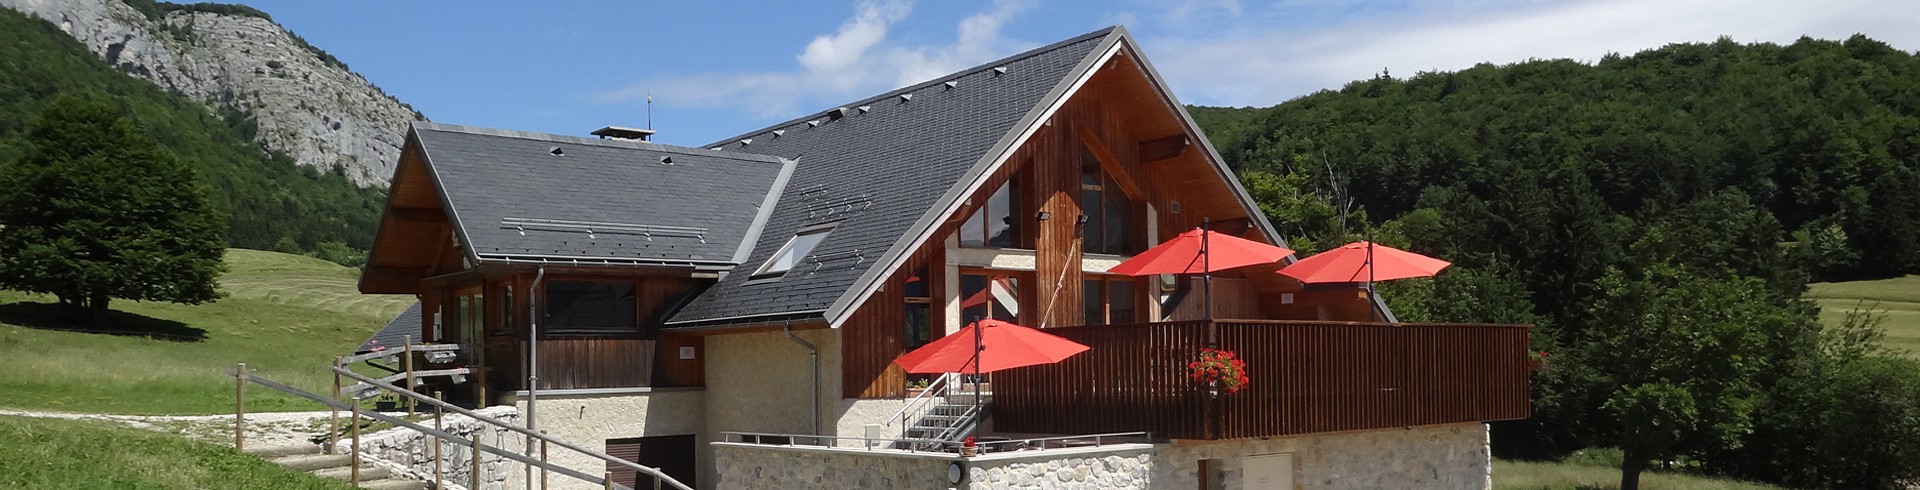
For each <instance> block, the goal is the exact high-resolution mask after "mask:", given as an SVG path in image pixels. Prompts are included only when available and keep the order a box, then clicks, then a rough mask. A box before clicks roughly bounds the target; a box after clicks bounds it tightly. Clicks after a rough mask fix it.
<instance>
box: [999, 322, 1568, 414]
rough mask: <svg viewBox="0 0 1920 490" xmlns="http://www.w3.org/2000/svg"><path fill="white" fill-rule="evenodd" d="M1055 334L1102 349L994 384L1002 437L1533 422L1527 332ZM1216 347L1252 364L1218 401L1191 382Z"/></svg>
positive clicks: (1270, 325)
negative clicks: (1242, 384)
mask: <svg viewBox="0 0 1920 490" xmlns="http://www.w3.org/2000/svg"><path fill="white" fill-rule="evenodd" d="M1046 331H1047V333H1051V334H1054V335H1059V336H1061V337H1066V338H1068V339H1072V340H1074V341H1076V342H1080V343H1082V344H1086V345H1088V346H1090V347H1092V350H1090V351H1087V352H1086V353H1084V354H1080V355H1078V356H1074V357H1072V358H1069V359H1067V360H1066V361H1062V362H1060V363H1058V364H1052V365H1045V366H1032V367H1024V368H1019V369H1012V370H1007V371H1002V372H998V373H994V375H993V378H994V379H993V385H994V402H993V425H994V429H995V430H997V431H1000V432H1015V433H1048V434H1076V433H1103V432H1119V431H1149V432H1152V433H1154V434H1155V435H1157V436H1163V437H1168V438H1174V439H1236V438H1246V437H1270V436H1283V435H1293V434H1308V433H1316V432H1335V431H1344V430H1359V429H1375V428H1387V427H1406V426H1415V425H1429V424H1441V423H1452V422H1471V421H1492V420H1509V419H1520V418H1526V417H1527V416H1528V414H1529V413H1530V411H1531V405H1530V403H1529V400H1528V385H1527V384H1528V376H1527V374H1528V373H1527V331H1528V327H1527V326H1524V325H1479V324H1410V323H1354V322H1301V321H1265V320H1216V321H1213V322H1204V321H1192V322H1167V323H1152V324H1139V325H1088V326H1078V327H1062V328H1050V329H1047V330H1046ZM1210 339H1211V342H1210ZM1210 343H1214V344H1217V347H1218V348H1220V349H1225V350H1230V351H1233V352H1234V353H1235V354H1238V355H1239V357H1240V358H1241V359H1242V360H1244V361H1246V364H1247V377H1248V379H1249V382H1248V385H1247V387H1246V388H1245V389H1243V390H1241V391H1239V392H1237V393H1231V394H1227V393H1221V394H1220V395H1219V396H1218V397H1215V396H1213V395H1211V394H1210V393H1209V390H1208V388H1207V386H1206V385H1204V384H1202V383H1199V382H1196V381H1194V380H1192V379H1191V378H1189V377H1188V376H1187V368H1186V365H1187V363H1188V362H1190V361H1193V360H1194V359H1196V358H1198V356H1199V351H1200V349H1201V348H1202V347H1207V346H1208V345H1209V344H1210Z"/></svg>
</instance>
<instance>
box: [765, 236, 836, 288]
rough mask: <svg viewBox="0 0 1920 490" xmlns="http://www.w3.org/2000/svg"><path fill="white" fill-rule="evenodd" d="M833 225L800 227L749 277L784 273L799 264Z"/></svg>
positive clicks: (824, 237)
mask: <svg viewBox="0 0 1920 490" xmlns="http://www.w3.org/2000/svg"><path fill="white" fill-rule="evenodd" d="M833 226H834V225H832V224H827V225H820V226H813V227H808V228H801V229H800V231H799V232H796V233H794V234H793V238H792V239H789V240H787V244H786V245H782V246H781V247H780V251H778V252H774V253H773V258H769V259H767V263H766V264H765V265H761V266H760V270H758V271H754V273H753V276H751V277H750V278H751V279H761V278H767V277H778V276H783V275H786V273H787V271H790V270H793V267H794V266H796V265H799V264H800V261H801V260H802V259H805V258H806V257H807V254H811V253H813V248H814V247H818V246H820V242H823V241H826V240H827V234H828V233H830V232H832V231H833Z"/></svg>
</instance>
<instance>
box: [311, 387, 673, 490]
mask: <svg viewBox="0 0 1920 490" xmlns="http://www.w3.org/2000/svg"><path fill="white" fill-rule="evenodd" d="M333 372H334V373H335V374H339V375H341V376H345V377H347V378H350V379H353V380H355V381H359V382H361V383H366V384H370V385H373V386H376V387H380V388H385V389H386V390H387V391H391V392H394V393H396V394H399V395H400V396H405V397H408V398H412V399H414V400H418V401H420V402H424V403H426V404H428V405H433V406H436V407H440V408H444V409H447V410H448V411H452V412H453V413H457V414H461V415H465V416H468V417H473V419H474V420H478V421H481V422H484V423H487V424H491V425H494V426H496V427H500V428H502V429H506V430H509V431H513V432H517V433H519V434H521V435H525V436H528V437H532V438H533V439H535V440H539V441H543V442H546V443H548V444H552V445H555V446H560V447H562V448H566V449H571V450H573V451H575V452H578V453H581V454H585V455H588V456H592V457H594V458H598V459H600V460H602V461H606V462H607V463H608V464H614V465H619V466H623V467H626V468H630V469H632V470H634V471H637V472H640V473H641V474H644V475H647V476H651V477H654V479H655V480H656V481H660V482H664V483H666V484H670V485H672V486H673V488H678V489H680V490H693V488H692V487H688V486H687V485H686V484H685V483H680V480H675V479H674V478H673V477H671V476H667V474H666V473H665V472H662V471H660V469H659V468H653V467H648V466H642V465H640V464H638V463H634V462H632V461H627V460H625V459H620V458H616V457H613V456H611V455H608V454H606V453H603V452H600V451H595V450H592V449H587V448H584V447H580V446H577V445H574V444H573V443H570V442H567V441H562V440H559V439H554V438H552V437H549V436H547V435H546V434H542V433H539V432H534V431H531V430H527V429H526V428H523V427H519V426H515V425H512V424H508V423H505V422H501V421H499V420H495V419H493V418H492V417H488V416H485V415H481V414H479V413H477V412H474V411H472V410H467V409H464V408H460V407H457V406H454V405H453V404H451V403H447V402H443V401H440V400H436V399H434V398H433V397H429V396H426V395H422V394H419V393H415V392H414V391H413V390H407V389H402V388H400V387H398V386H394V385H392V384H388V383H386V382H382V381H380V380H377V379H373V378H369V377H367V376H364V375H361V374H360V373H356V372H353V371H350V370H347V369H344V368H338V367H336V368H333ZM516 461H517V460H516ZM544 467H545V466H542V468H544ZM568 471H571V470H568ZM563 473H564V472H563ZM569 476H572V475H569ZM585 479H586V480H587V481H590V482H599V481H601V480H600V479H599V477H590V478H585Z"/></svg>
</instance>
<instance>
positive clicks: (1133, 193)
mask: <svg viewBox="0 0 1920 490" xmlns="http://www.w3.org/2000/svg"><path fill="white" fill-rule="evenodd" d="M1080 143H1081V144H1084V145H1087V150H1089V151H1092V152H1093V158H1094V159H1095V160H1099V161H1100V168H1101V169H1104V170H1106V171H1107V175H1110V176H1113V181H1114V182H1115V183H1118V184H1120V190H1122V191H1126V193H1127V196H1128V197H1130V198H1132V199H1136V200H1137V199H1146V198H1147V193H1146V191H1145V190H1144V189H1141V188H1140V185H1139V184H1137V183H1135V182H1134V181H1133V175H1130V174H1128V173H1127V169H1125V168H1121V165H1120V159H1119V158H1117V157H1115V156H1114V154H1113V152H1112V151H1110V150H1108V149H1107V144H1106V142H1103V141H1101V140H1100V136H1099V135H1095V134H1093V131H1092V130H1090V129H1087V128H1080ZM1076 172H1077V171H1076ZM1075 195H1076V196H1077V195H1078V193H1077V192H1076V193H1075Z"/></svg>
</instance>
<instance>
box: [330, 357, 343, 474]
mask: <svg viewBox="0 0 1920 490" xmlns="http://www.w3.org/2000/svg"><path fill="white" fill-rule="evenodd" d="M341 359H342V358H341V357H339V356H334V358H333V367H334V368H335V369H338V368H340V367H342V366H344V365H345V364H344V363H343V362H342V360H341ZM333 401H336V402H337V401H340V372H339V371H335V372H334V373H333ZM327 411H328V412H330V413H328V414H327V452H328V453H332V452H334V451H339V449H337V448H339V447H340V407H335V406H328V407H327Z"/></svg>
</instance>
